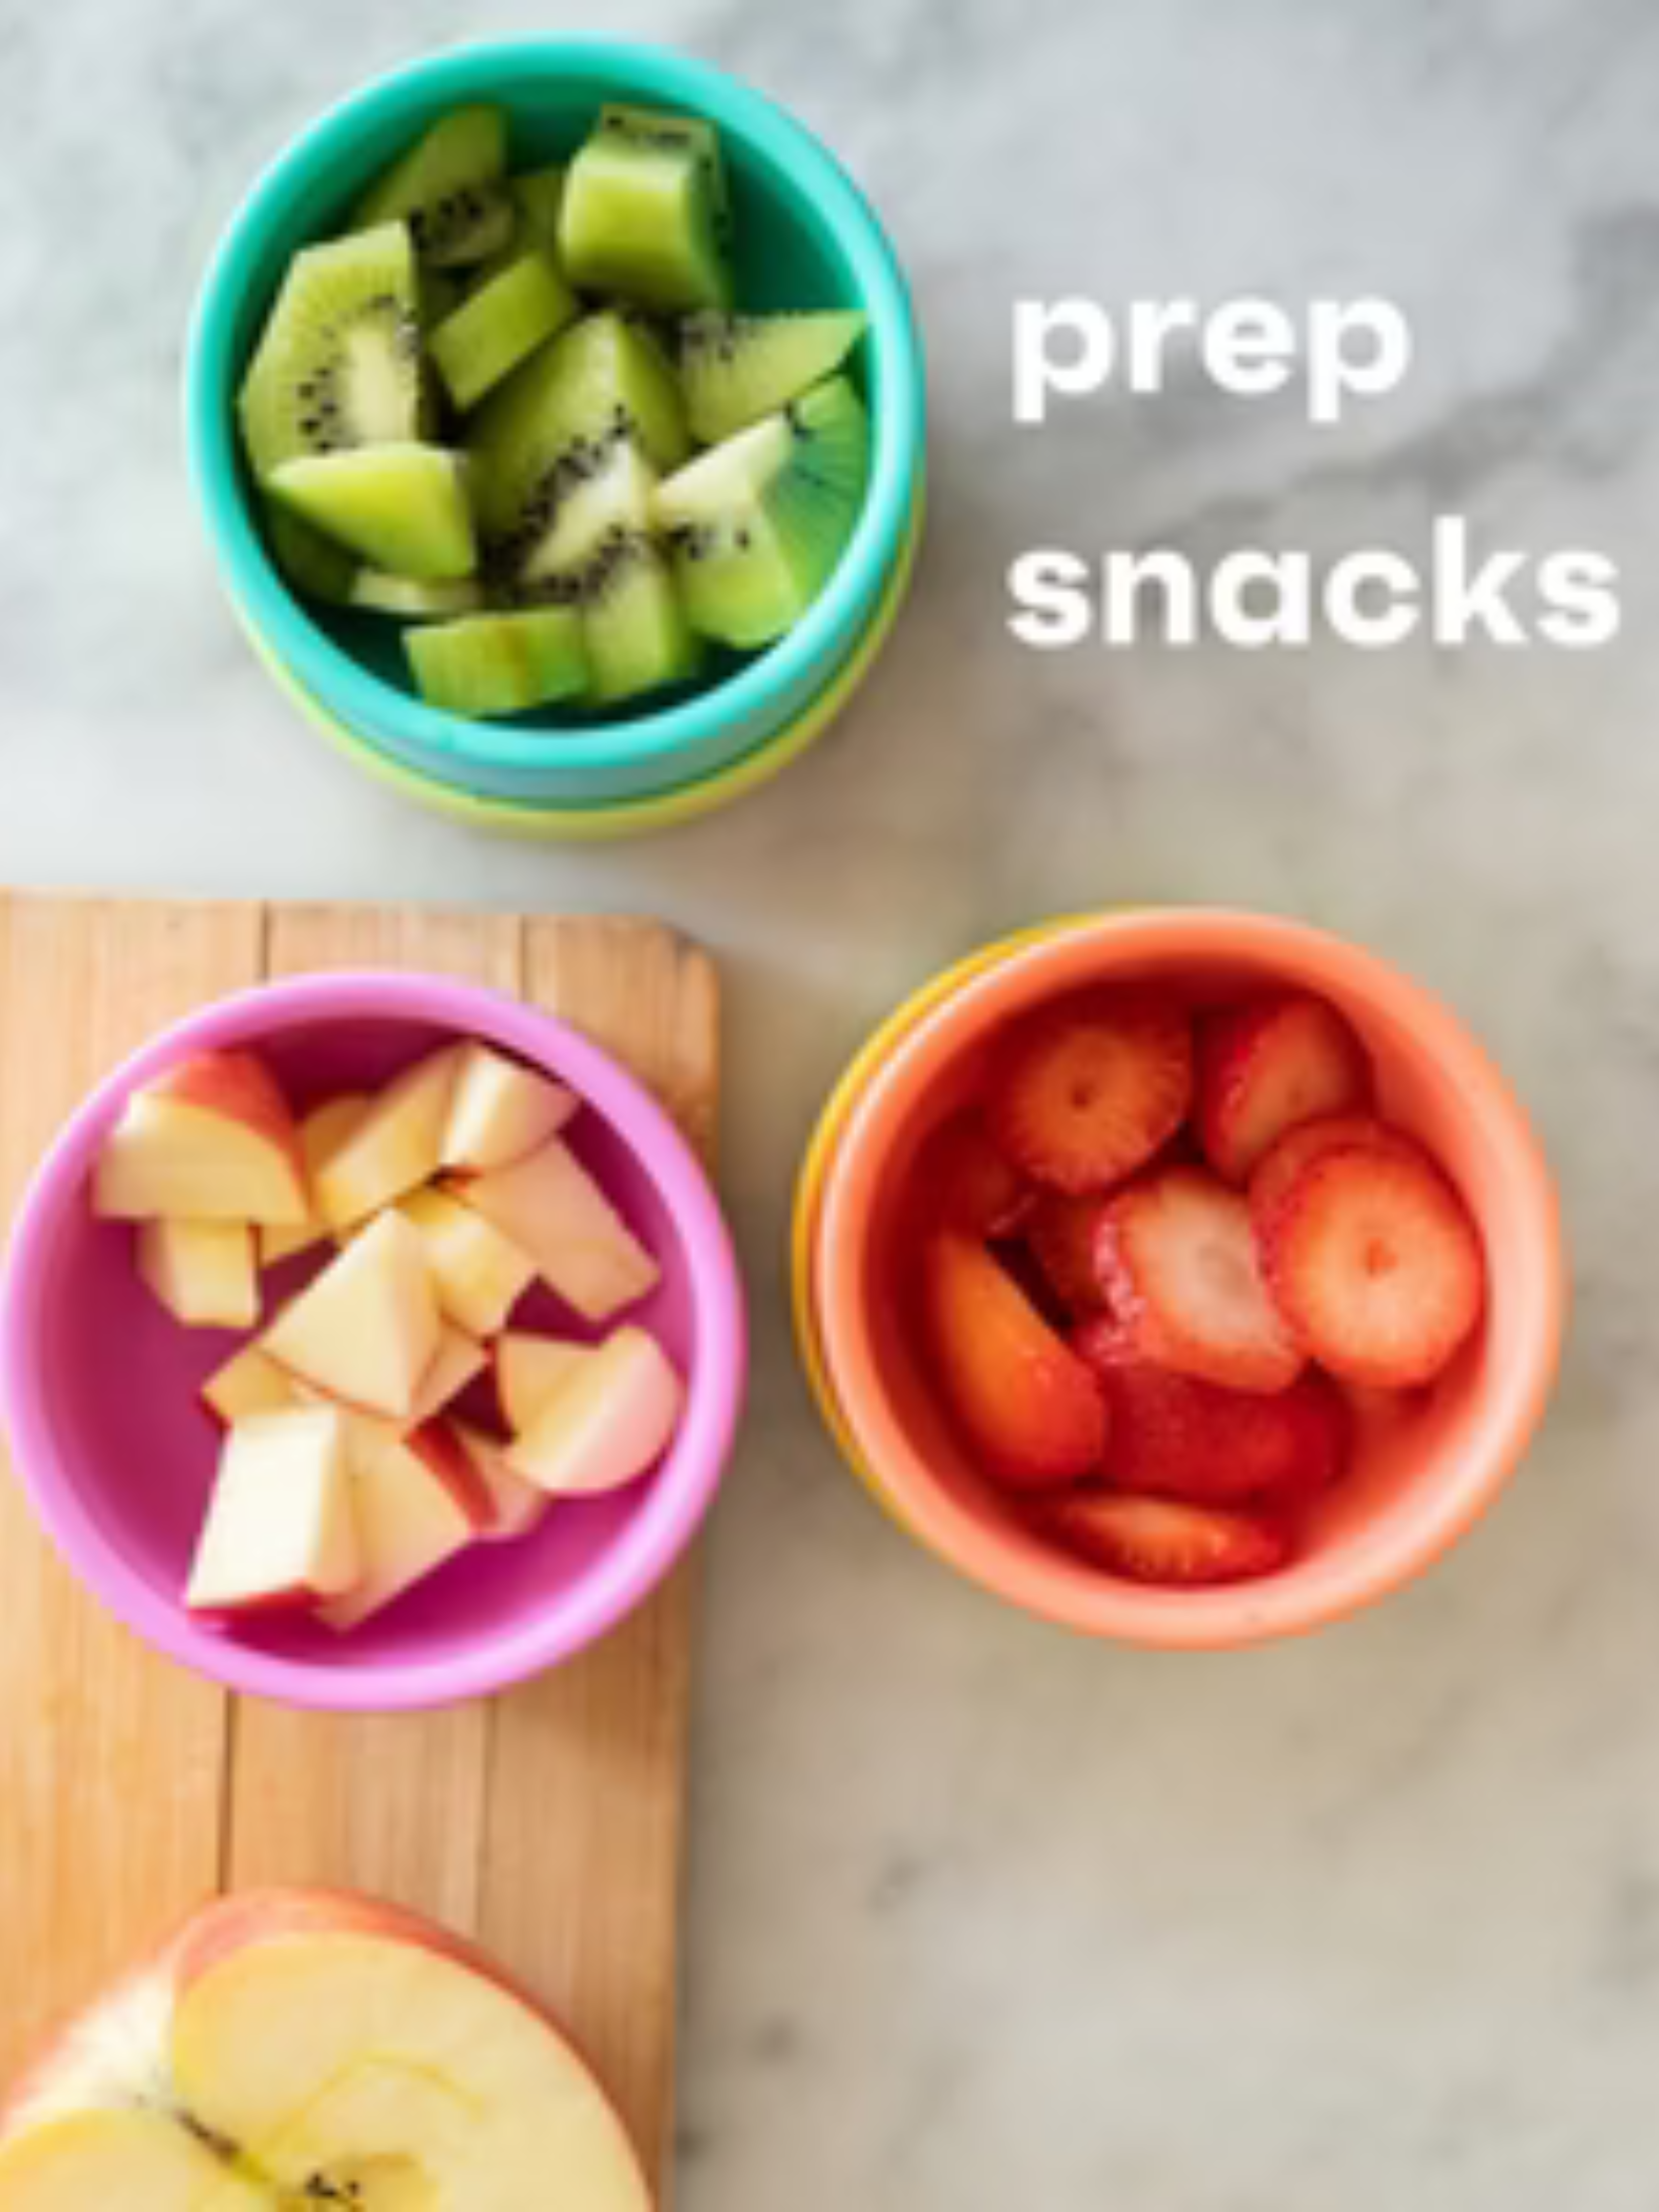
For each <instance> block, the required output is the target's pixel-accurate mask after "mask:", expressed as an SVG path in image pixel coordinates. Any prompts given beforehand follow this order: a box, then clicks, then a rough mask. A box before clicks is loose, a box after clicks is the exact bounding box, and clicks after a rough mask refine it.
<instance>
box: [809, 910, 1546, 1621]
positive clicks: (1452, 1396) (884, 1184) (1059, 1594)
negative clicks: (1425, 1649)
mask: <svg viewBox="0 0 1659 2212" xmlns="http://www.w3.org/2000/svg"><path fill="white" fill-rule="evenodd" d="M1151 977H1156V978H1158V980H1159V981H1163V982H1166V983H1169V984H1171V985H1173V986H1174V987H1176V988H1177V989H1179V990H1180V991H1181V992H1182V994H1183V995H1185V996H1186V997H1188V999H1189V1000H1191V1001H1192V1002H1193V1003H1194V1005H1195V1006H1204V1005H1206V1004H1212V1003H1216V1002H1218V1001H1220V1000H1225V999H1226V998H1229V997H1233V996H1237V995H1241V994H1244V993H1246V992H1248V991H1250V990H1253V989H1259V988H1261V987H1271V986H1274V985H1280V986H1283V985H1294V986H1296V987H1302V988H1306V989H1309V990H1312V991H1316V992H1319V993H1321V994H1323V995H1324V996H1326V997H1327V998H1328V999H1329V1000H1332V1002H1333V1003H1334V1005H1336V1006H1339V1007H1340V1009H1341V1011H1342V1012H1344V1013H1345V1014H1346V1016H1347V1018H1349V1020H1350V1021H1352V1024H1354V1026H1355V1028H1356V1029H1357V1030H1358V1032H1359V1034H1360V1036H1362V1037H1363V1038H1364V1042H1365V1044H1366V1046H1367V1048H1368V1049H1369V1051H1370V1054H1371V1057H1372V1060H1373V1061H1374V1064H1375V1066H1376V1073H1377V1080H1378V1090H1379V1097H1380V1102H1381V1104H1382V1108H1383V1111H1384V1112H1385V1113H1386V1114H1387V1115H1389V1116H1390V1117H1391V1118H1393V1119H1394V1120H1395V1121H1399V1122H1401V1124H1403V1125H1404V1126H1405V1127H1407V1128H1408V1129H1410V1130H1412V1131H1413V1132H1414V1133H1416V1134H1417V1135H1418V1136H1419V1138H1420V1139H1422V1140H1423V1141H1424V1142H1425V1144H1427V1145H1428V1146H1430V1147H1431V1149H1432V1150H1433V1151H1434V1152H1435V1153H1436V1154H1437V1157H1438V1158H1439V1159H1440V1160H1441V1162H1442V1163H1443V1165H1444V1166H1445V1168H1446V1170H1447V1171H1448V1172H1449V1174H1450V1175H1451V1176H1453V1178H1454V1179H1455V1182H1457V1183H1458V1185H1459V1187H1460V1188H1462V1192H1463V1194H1464V1196H1465V1198H1466V1199H1467V1200H1468V1203H1469V1205H1470V1207H1471V1209H1472V1210H1473V1212H1474V1216H1475V1218H1476V1221H1477V1222H1478V1224H1479V1225H1480V1231H1481V1234H1482V1237H1483V1238H1484V1240H1485V1243H1486V1253H1487V1259H1488V1264H1489V1273H1490V1296H1489V1302H1488V1307H1487V1312H1486V1319H1485V1322H1484V1323H1483V1325H1482V1327H1481V1328H1480V1331H1479V1333H1478V1334H1477V1336H1476V1338H1475V1339H1474V1340H1473V1341H1472V1342H1471V1344H1470V1345H1469V1346H1468V1347H1466V1349H1465V1350H1464V1352H1462V1353H1461V1354H1460V1355H1459V1357H1458V1358H1457V1360H1456V1361H1455V1363H1454V1364H1453V1366H1452V1367H1451V1368H1450V1369H1449V1370H1448V1371H1447V1373H1446V1374H1445V1375H1444V1376H1442V1378H1441V1379H1440V1381H1439V1383H1437V1385H1436V1386H1435V1388H1434V1389H1433V1391H1432V1392H1431V1394H1430V1395H1429V1396H1428V1398H1427V1400H1426V1401H1425V1404H1424V1405H1423V1406H1422V1407H1420V1409H1419V1410H1418V1411H1416V1412H1415V1413H1413V1415H1412V1417H1411V1418H1410V1419H1409V1420H1407V1421H1406V1422H1404V1423H1402V1424H1401V1425H1399V1426H1397V1427H1396V1428H1395V1429H1394V1431H1392V1433H1391V1434H1388V1435H1383V1434H1382V1433H1380V1432H1379V1433H1377V1434H1376V1435H1374V1436H1372V1437H1369V1438H1368V1439H1367V1440H1366V1441H1365V1442H1364V1443H1362V1444H1361V1446H1360V1449H1359V1452H1358V1458H1357V1461H1356V1464H1355V1466H1354V1468H1353V1470H1352V1474H1350V1475H1349V1476H1348V1478H1347V1479H1346V1480H1345V1481H1344V1482H1343V1483H1342V1484H1341V1485H1340V1486H1339V1487H1338V1489H1337V1490H1336V1491H1335V1492H1333V1493H1332V1495H1331V1497H1330V1499H1329V1501H1328V1504H1326V1505H1325V1506H1324V1507H1323V1508H1322V1510H1320V1512H1319V1513H1318V1514H1317V1515H1316V1516H1315V1517H1314V1520H1313V1522H1312V1523H1311V1525H1310V1528H1309V1530H1308V1533H1307V1538H1306V1541H1305V1543H1304V1547H1303V1549H1302V1551H1301V1553H1300V1554H1299V1556H1298V1557H1297V1559H1295V1560H1294V1561H1293V1562H1292V1563H1291V1565H1290V1566H1289V1567H1287V1568H1286V1569H1285V1570H1284V1571H1282V1572H1281V1573H1279V1574H1278V1575H1275V1576H1273V1577H1269V1578H1267V1579H1264V1580H1261V1581H1259V1582H1255V1583H1239V1584H1237V1585H1234V1586H1231V1587H1229V1588H1224V1589H1208V1590H1192V1591H1179V1590H1169V1589H1156V1588H1152V1587H1149V1586H1145V1585H1139V1584H1136V1583H1129V1582H1125V1581H1118V1580H1115V1579H1114V1578H1112V1577H1108V1576H1106V1575H1104V1574H1103V1573H1101V1572H1099V1571H1097V1570H1093V1569H1091V1568H1090V1567H1088V1566H1086V1565H1083V1564H1081V1563H1079V1562H1077V1561H1074V1560H1073V1559H1070V1558H1069V1557H1067V1555H1066V1553H1063V1552H1061V1551H1060V1550H1058V1549H1056V1548H1054V1547H1051V1546H1049V1545H1048V1544H1046V1543H1044V1542H1042V1541H1040V1540H1039V1539H1038V1538H1036V1536H1035V1535H1033V1534H1031V1533H1030V1531H1029V1530H1028V1529H1027V1528H1025V1527H1024V1525H1022V1523H1021V1522H1020V1521H1019V1520H1018V1518H1017V1517H1016V1516H1015V1514H1014V1513H1013V1512H1012V1510H1010V1508H1009V1506H1008V1504H1006V1500H1005V1499H1004V1498H1002V1497H1001V1496H1000V1495H999V1494H998V1492H996V1491H995V1490H994V1487H993V1486H990V1485H988V1484H987V1483H986V1482H985V1481H984V1480H982V1479H981V1477H980V1475H979V1474H978V1473H977V1471H976V1470H975V1468H974V1467H973V1466H972V1465H971V1463H970V1462H969V1459H968V1457H967V1455H966V1454H965V1453H964V1452H963V1449H961V1448H960V1446H959V1445H958V1443H957V1438H956V1437H955V1435H954V1432H953V1431H952V1430H951V1426H950V1424H949V1422H948V1421H947V1419H945V1415H944V1413H943V1412H942V1410H941V1408H940V1407H939V1402H938V1400H937V1397H936V1395H935V1392H934V1389H933V1383H932V1380H931V1377H930V1376H928V1375H927V1372H926V1370H925V1369H924V1367H923V1366H922V1364H921V1363H920V1362H919V1361H918V1359H917V1358H916V1357H915V1350H914V1339H913V1333H912V1328H911V1326H910V1322H909V1317H908V1313H907V1312H906V1311H905V1310H904V1304H903V1299H902V1295H901V1282H902V1265H901V1256H902V1255H901V1253H900V1249H899V1243H898V1222H899V1218H900V1207H899V1200H900V1199H901V1196H902V1192H903V1189H904V1187H905V1182H906V1178H907V1175H908V1169H909V1166H910V1164H911V1162H912V1161H913V1160H914V1158H915V1152H916V1149H917V1146H919V1145H920V1143H921V1140H922V1139H923V1138H924V1137H925V1136H926V1134H927V1132H928V1131H929V1130H930V1129H931V1128H933V1127H934V1126H935V1125H936V1123H937V1122H938V1121H940V1120H941V1119H942V1118H943V1117H944V1116H945V1115H947V1114H949V1113H950V1112H951V1111H953V1110H954V1109H955V1108H956V1107H957V1106H958V1105H960V1104H961V1103H963V1102H964V1101H965V1100H966V1099H968V1098H969V1097H971V1096H973V1095H974V1093H975V1091H976V1089H977V1087H978V1085H979V1082H980V1080H981V1076H982V1073H983V1070H984V1067H985V1065H986V1061H987V1055H988V1053H989V1051H990V1050H991V1048H992V1047H993V1042H994V1038H995V1036H996V1035H997V1032H998V1031H999V1030H1000V1029H1001V1027H1002V1026H1003V1025H1004V1024H1006V1022H1008V1021H1009V1020H1011V1019H1012V1018H1014V1017H1015V1016H1017V1015H1018V1014H1021V1013H1024V1012H1027V1011H1029V1010H1030V1008H1032V1007H1033V1006H1037V1005H1040V1004H1042V1002H1044V1001H1045V1000H1049V999H1051V998H1054V997H1055V996H1058V995H1060V994H1064V993H1066V992H1067V991H1070V990H1073V989H1075V988H1077V987H1079V986H1085V985H1089V984H1095V983H1099V982H1103V981H1121V980H1128V979H1131V978H1137V979H1138V978H1151ZM795 1296H796V1303H797V1325H798V1328H799V1334H800V1336H801V1339H802V1343H803V1349H804V1352H805V1364H806V1366H807V1370H808V1372H809V1375H810V1376H811V1379H812V1381H813V1383H814V1387H815V1389H817V1392H818V1395H819V1398H820V1402H821V1403H822V1405H823V1410H824V1413H825V1415H826V1418H827V1419H828V1421H829V1425H830V1426H831V1428H832V1430H833V1431H834V1432H835V1433H836V1436H837V1438H838V1440H839V1441H840V1442H841V1443H842V1448H843V1449H844V1450H845V1451H846V1453H847V1455H848V1458H849V1460H850V1461H851V1462H852V1464H853V1465H854V1469H855V1471H856V1472H858V1473H859V1474H860V1475H861V1476H862V1478H863V1479H864V1480H866V1483H868V1484H869V1486H871V1487H872V1490H873V1491H874V1492H875V1493H876V1495H877V1496H878V1498H879V1499H880V1500H881V1502H882V1503H883V1504H884V1505H885V1506H886V1507H887V1508H888V1510H890V1512H891V1513H892V1514H893V1515H894V1516H895V1517H896V1518H897V1519H898V1520H899V1521H900V1522H901V1523H902V1525H903V1526H904V1527H905V1528H908V1530H909V1531H910V1532H911V1533H912V1534H914V1535H915V1537H916V1538H917V1539H918V1540H919V1541H921V1543H923V1544H924V1545H925V1546H927V1547H928V1548H929V1549H930V1550H932V1551H933V1552H934V1553H937V1554H938V1555H939V1557H940V1558H942V1559H945V1560H946V1561H947V1562H948V1563H949V1564H951V1565H953V1566H955V1567H956V1568H957V1570H958V1571H961V1572H962V1573H963V1574H965V1575H967V1576H968V1577H969V1578H970V1579H972V1580H973V1581H975V1582H977V1583H980V1584H981V1585H982V1586H983V1587H984V1588H986V1589H989V1590H991V1591H993V1592H994V1593H995V1594H996V1595H999V1596H1000V1597H1003V1598H1005V1599H1006V1600H1008V1601H1010V1602H1012V1603H1013V1604H1015V1605H1018V1606H1021V1607H1024V1608H1025V1609H1026V1610H1027V1611H1029V1612H1030V1613H1036V1614H1038V1615H1040V1616H1041V1617H1042V1618H1044V1619H1046V1620H1051V1621H1054V1622H1056V1623H1059V1624H1060V1625H1062V1626H1066V1627H1068V1628H1072V1629H1074V1630H1077V1631H1079V1632H1083V1633H1085V1634H1089V1635H1093V1636H1100V1637H1107V1638H1116V1639H1119V1640H1121V1641H1124V1642H1127V1643H1132V1644H1143V1645H1149V1646H1161V1647H1167V1648H1177V1649H1178V1648H1187V1649H1203V1648H1206V1647H1207V1648H1218V1647H1227V1646H1235V1645H1242V1644H1253V1643H1257V1642H1261V1641H1264V1640H1266V1639H1268V1638H1274V1637H1279V1636H1284V1635H1288V1634H1292V1633H1296V1632H1305V1631H1308V1630H1310V1629H1314V1628H1316V1627H1319V1626H1322V1625H1324V1624H1326V1623H1328V1622H1330V1621H1334V1620H1340V1619H1341V1618H1343V1617H1345V1616H1346V1615H1347V1614H1349V1613H1353V1612H1355V1611H1356V1610H1358V1608H1359V1607H1363V1606H1364V1605H1367V1604H1369V1603H1370V1602H1372V1601H1375V1600H1376V1599H1378V1598H1380V1597H1382V1596H1383V1595H1385V1594H1386V1593H1387V1592H1389V1591H1390V1590H1393V1589H1396V1588H1398V1587H1399V1586H1401V1584H1402V1583H1407V1582H1408V1581H1410V1580H1411V1579H1412V1578H1413V1577H1415V1576H1417V1575H1419V1574H1420V1573H1421V1572H1423V1571H1424V1570H1425V1568H1427V1567H1428V1566H1429V1565H1431V1563H1432V1562H1433V1561H1434V1560H1435V1559H1437V1558H1438V1557H1439V1556H1440V1555H1441V1554H1442V1553H1443V1552H1445V1551H1446V1550H1447V1549H1448V1548H1449V1547H1450V1546H1451V1545H1452V1544H1453V1543H1454V1542H1455V1541H1456V1540H1457V1539H1458V1537H1459V1536H1461V1535H1462V1534H1463V1533H1464V1532H1465V1531H1466V1530H1467V1529H1468V1528H1469V1527H1470V1526H1471V1525H1472V1524H1473V1522H1474V1521H1475V1520H1476V1519H1477V1518H1478V1517H1479V1516H1480V1513H1481V1512H1482V1511H1483V1510H1485V1508H1486V1506H1487V1505H1489V1504H1491V1502H1492V1499H1493V1498H1494V1497H1495V1496H1496V1495H1497V1493H1498V1491H1499V1490H1500V1489H1501V1488H1502V1487H1503V1485H1504V1482H1505V1481H1506V1480H1507V1479H1508V1478H1509V1476H1510V1474H1511V1472H1512V1471H1513V1469H1514V1468H1515V1467H1516V1464H1517V1462H1518V1461H1519V1460H1520V1458H1521V1456H1522V1453H1523V1452H1524V1450H1525V1449H1526V1446H1527V1444H1528V1441H1529V1439H1530V1437H1532V1435H1533V1432H1534V1430H1535V1428H1536V1426H1537V1425H1538V1422H1539V1420H1540V1419H1541V1416H1542V1413H1543V1409H1544V1406H1545V1404H1546V1402H1547V1398H1548V1395H1549V1389H1550V1385H1551V1383H1552V1380H1553V1376H1554V1371H1555V1367H1556V1364H1557V1360H1558V1357H1559V1346H1560V1340H1561V1334H1562V1329H1563V1326H1564V1318H1565V1307H1566V1298H1567V1293H1566V1287H1565V1268H1564V1261H1563V1256H1562V1249H1561V1240H1560V1231H1559V1222H1558V1216H1557V1205H1556V1200H1555V1195H1554V1191H1553V1184H1552V1182H1551V1179H1550V1176H1549V1172H1548V1170H1547V1167H1546V1165H1545V1163H1544V1161H1543V1158H1542V1157H1541V1153H1540V1152H1539V1149H1538V1146H1537V1145H1536V1142H1535V1140H1534V1138H1533V1135H1532V1133H1531V1131H1530V1128H1529V1127H1528V1122H1527V1120H1526V1117H1525V1115H1524V1114H1523V1112H1522V1109H1521V1107H1520V1106H1519V1104H1518V1103H1517V1102H1516V1099H1515V1097H1514V1096H1513V1094H1512V1093H1511V1092H1510V1090H1509V1088H1508V1086H1507V1085H1505V1083H1504V1079H1503V1078H1502V1077H1501V1076H1500V1075H1499V1074H1498V1071H1497V1070H1496V1069H1495V1068H1494V1067H1493V1066H1492V1063H1491V1061H1490V1060H1488V1059H1487V1058H1486V1054H1484V1053H1483V1052H1482V1050H1481V1049H1480V1046H1479V1045H1477V1044H1476V1043H1475V1042H1474V1039H1473V1038H1472V1037H1471V1036H1469V1034H1468V1031H1467V1030H1465V1029H1464V1028H1463V1027H1462V1024H1460V1023H1459V1022H1458V1021H1457V1020H1456V1019H1455V1018H1454V1017H1453V1016H1452V1015H1451V1013H1450V1012H1449V1011H1448V1010H1447V1009H1446V1008H1445V1007H1444V1006H1443V1005H1442V1004H1441V1003H1440V1002H1439V1001H1438V1000H1436V999H1435V998H1433V997H1432V996H1431V994H1429V993H1428V992H1426V991H1425V990H1424V989H1423V988H1422V987H1420V986H1419V985H1418V984H1416V983H1413V982H1412V981H1410V980H1409V979H1408V978H1407V977H1406V976H1404V975H1401V974H1400V973H1399V972H1398V970H1396V969H1393V968H1390V967H1389V966H1388V965H1387V964H1386V963H1383V961H1381V960H1379V959H1377V958H1376V957H1375V956H1374V955H1372V954H1370V953H1369V952H1366V951H1363V950H1362V949H1361V948H1360V947H1358V946H1357V945H1350V944H1346V943H1345V942H1343V941H1341V940H1340V939H1335V938H1333V937H1329V936H1327V935H1325V934H1323V933H1322V932H1320V931H1317V930H1314V929H1310V928H1308V927H1304V926H1303V925H1301V924H1298V923H1296V922H1293V921H1281V920H1278V919H1275V918H1273V917H1271V916H1267V915H1249V914H1238V913H1229V912H1225V911H1214V910H1206V909H1202V908H1186V909H1183V908H1172V909H1169V910H1166V911H1157V912H1139V913H1124V914H1112V915H1102V916H1098V917H1095V918H1091V919H1086V920H1082V921H1073V922H1067V923H1063V924H1060V925H1056V926H1054V927H1050V928H1048V929H1045V930H1044V931H1042V932H1040V933H1035V934H1031V933H1028V934H1027V935H1025V936H1024V937H1022V938H1019V939H1013V940H1011V941H1010V942H1009V943H1007V944H1006V945H1000V946H994V947H991V948H989V949H987V951H983V952H981V953H979V954H976V955H975V956H974V957H973V958H972V959H971V960H970V961H969V962H968V963H964V965H963V968H962V969H958V970H956V971H953V973H952V974H951V975H950V976H948V977H946V978H944V979H942V980H941V981H937V982H935V983H934V984H932V985H930V986H928V987H927V989H926V990H925V991H924V992H923V993H921V994H919V998H918V1000H916V1001H913V1002H912V1003H911V1005H910V1006H907V1007H904V1008H901V1009H900V1011H899V1012H898V1013H897V1014H896V1016H894V1017H893V1018H892V1020H891V1021H890V1023H889V1024H887V1025H886V1027H885V1029H884V1031H883V1032H882V1033H881V1034H880V1035H879V1036H878V1038H877V1039H876V1040H874V1041H873V1042H872V1045H871V1046H870V1047H867V1048H866V1051H865V1053H864V1054H862V1055H861V1056H860V1060H859V1061H858V1062H856V1063H855V1065H854V1070H853V1071H851V1072H849V1076H848V1079H847V1080H846V1081H845V1082H844V1083H843V1085H842V1087H841V1088H840V1090H839V1091H837V1092H836V1096H835V1097H833V1098H832V1100H831V1102H830V1104H829V1108H828V1109H826V1113H825V1116H824V1121H823V1124H821V1126H820V1129H819V1132H818V1133H817V1137H816V1138H815V1139H814V1142H813V1146H812V1147H811V1151H810V1152H809V1155H808V1162H807V1167H806V1170H805V1172H804V1174H803V1176H802V1180H801V1184H800V1188H799V1193H798V1200H797V1212H796V1266H795Z"/></svg>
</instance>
